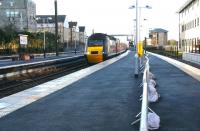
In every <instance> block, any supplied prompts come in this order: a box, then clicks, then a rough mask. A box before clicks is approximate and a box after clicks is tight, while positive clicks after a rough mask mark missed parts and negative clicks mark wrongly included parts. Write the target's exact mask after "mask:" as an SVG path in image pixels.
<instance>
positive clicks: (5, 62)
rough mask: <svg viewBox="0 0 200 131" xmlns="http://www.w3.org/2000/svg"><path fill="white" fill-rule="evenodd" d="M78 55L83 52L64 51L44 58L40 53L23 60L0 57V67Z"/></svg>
mask: <svg viewBox="0 0 200 131" xmlns="http://www.w3.org/2000/svg"><path fill="white" fill-rule="evenodd" d="M79 55H83V53H81V52H77V53H76V54H75V53H66V54H59V56H55V55H47V56H46V57H45V58H44V55H43V54H40V55H35V57H34V59H30V60H28V61H25V60H16V61H12V58H11V57H10V58H7V59H0V69H1V68H5V67H6V66H15V65H20V64H31V63H35V62H40V61H48V60H54V59H59V58H66V57H73V56H79Z"/></svg>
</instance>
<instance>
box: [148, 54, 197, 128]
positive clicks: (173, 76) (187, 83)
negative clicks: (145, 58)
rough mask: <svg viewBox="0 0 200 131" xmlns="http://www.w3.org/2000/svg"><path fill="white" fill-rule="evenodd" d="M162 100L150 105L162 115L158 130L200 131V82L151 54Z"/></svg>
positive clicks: (151, 65)
mask: <svg viewBox="0 0 200 131" xmlns="http://www.w3.org/2000/svg"><path fill="white" fill-rule="evenodd" d="M150 67H151V71H152V73H154V74H155V75H156V78H157V80H156V82H157V83H158V87H157V90H158V92H159V93H160V95H161V99H160V101H159V102H157V103H154V104H150V107H151V108H152V109H153V110H154V111H155V112H156V113H157V114H158V115H159V116H160V118H161V127H160V129H159V130H158V131H200V102H199V100H200V82H199V81H198V80H196V79H194V78H193V77H191V76H189V75H187V74H186V73H184V72H183V71H181V70H180V69H178V68H176V67H175V66H173V65H171V64H169V63H167V62H165V61H163V60H161V59H159V58H157V57H154V56H150Z"/></svg>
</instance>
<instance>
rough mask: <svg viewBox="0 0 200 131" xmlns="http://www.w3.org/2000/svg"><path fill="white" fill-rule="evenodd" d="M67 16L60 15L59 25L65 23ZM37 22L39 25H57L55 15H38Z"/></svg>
mask: <svg viewBox="0 0 200 131" xmlns="http://www.w3.org/2000/svg"><path fill="white" fill-rule="evenodd" d="M65 18H66V15H58V23H64V22H65ZM36 21H37V23H38V24H43V23H55V15H37V16H36Z"/></svg>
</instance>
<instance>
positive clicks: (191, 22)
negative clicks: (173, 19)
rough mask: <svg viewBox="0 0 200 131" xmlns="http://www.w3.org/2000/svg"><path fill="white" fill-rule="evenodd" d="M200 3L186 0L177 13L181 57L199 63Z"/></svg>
mask: <svg viewBox="0 0 200 131" xmlns="http://www.w3.org/2000/svg"><path fill="white" fill-rule="evenodd" d="M199 12H200V3H199V0H188V1H187V2H186V3H185V4H184V5H182V7H180V9H179V10H178V13H179V50H180V51H182V52H183V57H182V58H183V59H184V60H186V61H190V62H193V63H197V64H199V65H200V13H199Z"/></svg>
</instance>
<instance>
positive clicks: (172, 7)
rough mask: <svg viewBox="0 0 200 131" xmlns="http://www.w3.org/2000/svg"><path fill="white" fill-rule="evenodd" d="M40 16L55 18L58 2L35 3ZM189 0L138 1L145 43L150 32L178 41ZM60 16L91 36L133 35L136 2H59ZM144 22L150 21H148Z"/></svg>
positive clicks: (60, 0) (133, 0)
mask: <svg viewBox="0 0 200 131" xmlns="http://www.w3.org/2000/svg"><path fill="white" fill-rule="evenodd" d="M33 1H35V3H36V13H37V15H54V0H33ZM186 1H187V0H138V2H139V7H145V6H146V5H149V6H151V7H152V9H146V8H140V9H141V12H140V13H139V14H140V18H141V20H140V34H141V39H143V38H144V37H145V36H148V31H149V29H154V28H163V29H165V30H168V31H169V32H168V39H176V40H178V14H177V13H176V12H177V10H178V9H179V8H180V7H181V6H182V5H183V4H184V3H185V2H186ZM57 2H58V14H59V15H66V16H67V20H68V21H77V22H78V26H85V27H86V33H87V35H90V34H91V33H92V31H93V30H94V32H100V33H107V34H133V32H134V28H135V21H134V19H135V9H129V7H130V6H132V5H135V0H57ZM144 19H147V20H145V21H144Z"/></svg>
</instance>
